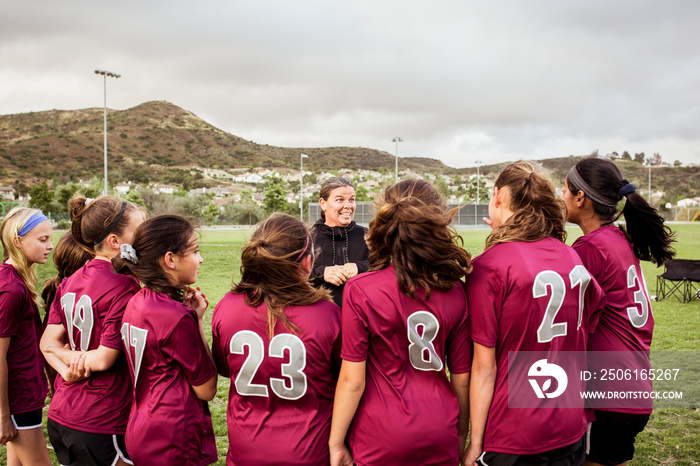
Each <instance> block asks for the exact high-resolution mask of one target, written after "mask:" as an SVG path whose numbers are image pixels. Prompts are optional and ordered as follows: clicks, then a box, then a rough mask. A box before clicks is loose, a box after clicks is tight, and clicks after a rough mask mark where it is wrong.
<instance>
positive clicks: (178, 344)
mask: <svg viewBox="0 0 700 466" xmlns="http://www.w3.org/2000/svg"><path fill="white" fill-rule="evenodd" d="M161 349H162V351H163V352H164V353H165V354H167V355H168V356H170V357H171V358H173V359H174V360H176V361H178V362H179V363H180V364H181V365H182V367H183V369H184V371H185V377H187V380H188V382H189V383H190V385H193V386H197V385H202V384H203V383H205V382H206V381H207V380H209V379H211V378H212V377H214V376H215V375H216V367H214V362H213V361H212V360H211V358H210V357H209V354H208V353H207V349H206V348H205V347H204V342H203V341H202V338H201V337H200V335H199V324H198V323H197V317H196V315H195V313H194V311H192V312H188V313H187V314H185V315H183V316H182V318H181V319H180V321H179V323H178V324H177V325H175V328H174V329H173V331H172V333H171V334H170V335H169V336H168V338H167V339H166V340H165V341H163V344H162V346H161Z"/></svg>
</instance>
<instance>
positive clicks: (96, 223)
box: [68, 194, 140, 250]
mask: <svg viewBox="0 0 700 466" xmlns="http://www.w3.org/2000/svg"><path fill="white" fill-rule="evenodd" d="M86 202H87V198H86V197H85V196H83V195H82V194H78V195H76V196H74V197H73V198H72V199H71V200H70V201H68V212H69V213H70V219H71V222H72V224H71V233H72V234H73V238H74V239H75V241H76V242H77V243H79V244H82V245H83V246H84V247H85V248H87V249H90V250H94V249H95V248H96V247H99V244H100V243H101V242H102V241H103V240H104V239H105V237H106V236H107V235H105V233H108V234H109V233H114V234H115V235H117V236H121V235H122V234H123V233H124V229H125V228H126V226H127V225H128V224H129V219H130V217H131V215H132V214H133V213H135V212H137V211H139V210H140V207H138V206H137V205H136V204H133V203H131V202H126V201H124V200H123V199H120V198H118V197H115V196H102V197H98V198H97V199H93V200H91V201H90V203H89V204H87V205H86ZM123 205H124V211H123V212H122V206H123Z"/></svg>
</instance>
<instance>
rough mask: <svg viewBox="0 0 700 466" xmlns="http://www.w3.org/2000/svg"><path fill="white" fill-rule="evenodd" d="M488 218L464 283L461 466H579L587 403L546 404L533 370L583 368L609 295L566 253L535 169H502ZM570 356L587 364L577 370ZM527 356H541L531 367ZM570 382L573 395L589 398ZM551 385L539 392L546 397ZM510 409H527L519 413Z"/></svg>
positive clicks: (557, 217) (545, 183) (561, 220)
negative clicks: (466, 437) (466, 398)
mask: <svg viewBox="0 0 700 466" xmlns="http://www.w3.org/2000/svg"><path fill="white" fill-rule="evenodd" d="M489 216H490V221H489V222H488V223H489V224H490V225H491V227H492V228H493V231H492V232H491V234H490V235H489V236H488V237H487V239H486V250H485V251H484V252H483V253H482V254H480V255H479V256H477V257H476V258H475V259H474V261H473V263H472V264H473V267H474V270H473V271H472V273H471V274H470V275H469V277H468V279H467V297H468V300H469V311H470V315H471V322H472V326H471V336H472V339H473V341H474V360H473V363H472V379H471V387H470V408H471V418H470V421H471V433H470V443H469V447H468V449H467V452H466V454H465V457H464V459H463V464H465V465H469V466H472V465H474V464H479V465H487V464H509V465H516V464H542V465H547V464H551V465H559V466H567V465H582V464H583V461H584V453H585V448H584V435H585V433H586V426H587V420H586V414H585V410H584V406H583V401H581V400H573V401H575V402H577V404H575V405H574V403H573V402H572V403H571V404H566V405H559V404H557V403H558V402H559V401H560V400H561V399H566V398H565V397H562V398H558V399H556V400H554V401H552V400H551V399H550V398H548V397H545V395H544V394H542V396H541V397H540V396H538V395H537V393H536V392H535V391H534V390H533V389H532V387H531V386H530V384H529V383H528V380H529V376H530V375H532V374H531V372H532V371H533V368H535V369H536V368H540V367H543V365H542V364H538V363H541V361H542V359H540V358H543V359H544V365H545V366H546V365H547V364H551V365H555V364H558V365H560V367H561V364H562V363H566V364H569V363H573V362H575V363H576V364H577V366H575V368H580V369H581V370H583V369H585V354H586V343H587V340H588V335H589V333H590V332H592V331H593V329H594V327H595V324H596V320H597V316H598V314H599V312H600V309H601V307H602V300H603V293H602V291H601V289H600V287H599V286H598V284H597V283H596V281H595V280H594V279H593V278H592V277H591V276H590V274H589V273H588V272H587V271H586V269H585V268H584V267H583V263H582V262H581V259H580V258H579V257H578V255H577V254H576V252H575V251H574V250H573V249H572V248H570V247H569V246H567V245H566V244H564V240H565V238H566V231H565V229H564V225H565V211H564V202H563V201H562V200H561V199H559V198H558V197H557V196H556V193H555V191H554V186H553V185H552V183H551V182H550V181H549V179H548V178H547V177H546V176H544V175H543V174H542V173H541V172H540V171H539V170H538V168H537V167H536V166H535V165H533V164H530V163H528V162H523V161H519V162H514V163H511V164H509V165H508V166H506V167H505V168H504V169H503V171H502V172H501V173H500V174H499V176H498V178H497V179H496V182H495V186H494V188H493V192H492V193H491V201H490V203H489ZM573 352H576V353H575V354H580V355H581V356H580V357H579V358H578V359H577V360H576V361H572V359H573V358H572V357H571V356H569V355H571V354H574V353H573ZM530 355H538V356H537V358H535V359H533V360H532V361H530V360H528V359H527V358H528V357H530V358H531V356H530ZM540 355H541V356H540ZM513 358H517V359H513ZM514 361H520V362H519V363H518V364H516V363H515V362H514ZM562 361H563V362H562ZM567 367H571V366H570V365H569V366H567ZM562 370H563V369H562ZM535 373H536V372H535ZM542 375H544V374H542ZM569 379H570V380H569V381H568V385H569V386H570V387H572V388H573V387H576V386H577V385H578V388H580V389H581V390H585V385H584V383H583V382H580V381H576V380H572V378H569ZM533 380H534V379H533ZM561 383H562V382H561V381H560V380H559V379H558V382H557V385H556V386H557V390H558V389H559V388H560V387H561V385H560V384H561ZM516 384H519V385H516ZM521 385H522V388H520V387H521ZM551 385H554V384H551V380H550V385H549V386H547V384H546V383H543V387H544V390H545V391H546V390H547V389H548V387H551ZM562 390H563V388H562ZM575 391H576V389H575V388H573V389H572V390H571V392H570V393H573V392H575ZM564 395H565V396H566V394H564ZM557 396H558V395H557ZM512 400H517V401H518V402H522V404H521V405H519V406H517V408H516V407H513V406H512V405H511V401H512Z"/></svg>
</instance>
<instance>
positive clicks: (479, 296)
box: [467, 260, 503, 348]
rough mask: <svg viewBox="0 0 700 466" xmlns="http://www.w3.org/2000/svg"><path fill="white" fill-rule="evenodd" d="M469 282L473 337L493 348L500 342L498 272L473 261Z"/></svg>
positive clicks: (499, 288) (468, 305) (499, 282)
mask: <svg viewBox="0 0 700 466" xmlns="http://www.w3.org/2000/svg"><path fill="white" fill-rule="evenodd" d="M472 265H473V266H474V268H473V270H472V273H471V274H469V280H468V283H467V301H468V304H467V307H468V309H469V316H470V319H471V337H472V340H473V341H474V342H475V343H479V344H480V345H483V346H486V347H489V348H493V347H495V346H496V343H498V329H499V325H498V314H497V312H498V309H500V307H501V305H502V302H501V301H502V300H501V287H502V286H503V285H502V284H501V280H500V277H499V276H498V274H497V273H496V272H495V271H494V270H491V269H490V268H488V267H486V266H485V265H484V264H482V263H481V262H480V261H477V260H475V261H473V262H472Z"/></svg>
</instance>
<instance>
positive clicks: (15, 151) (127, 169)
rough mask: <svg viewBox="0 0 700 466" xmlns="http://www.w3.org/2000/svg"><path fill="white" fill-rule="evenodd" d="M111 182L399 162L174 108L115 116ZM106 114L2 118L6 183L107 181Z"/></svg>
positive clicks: (111, 113)
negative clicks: (289, 142) (291, 140)
mask: <svg viewBox="0 0 700 466" xmlns="http://www.w3.org/2000/svg"><path fill="white" fill-rule="evenodd" d="M107 123H108V137H109V148H108V150H109V177H110V179H111V180H114V181H126V180H131V181H134V182H138V183H144V182H149V181H150V182H167V181H171V182H172V181H177V180H173V179H172V178H173V174H177V172H182V171H190V170H192V169H195V168H215V169H222V170H227V169H231V168H253V167H275V168H295V167H298V165H299V153H300V152H304V153H306V154H308V155H310V156H311V157H310V159H309V160H308V161H306V164H305V165H306V167H308V169H309V170H316V169H317V170H327V169H329V167H333V168H348V169H363V168H364V169H374V170H377V169H380V168H382V167H383V168H385V169H386V170H391V169H393V166H394V157H393V155H391V154H389V153H387V152H382V151H377V150H373V149H367V148H355V147H328V148H322V149H321V148H283V147H273V146H269V145H263V144H256V143H254V142H251V141H247V140H245V139H242V138H239V137H237V136H234V135H231V134H228V133H226V132H224V131H222V130H220V129H218V128H215V127H214V126H212V125H210V124H208V123H206V122H205V121H203V120H201V119H199V118H198V117H197V116H195V115H194V114H192V113H191V112H188V111H186V110H183V109H181V108H179V107H177V106H175V105H172V104H170V103H167V102H147V103H144V104H142V105H139V106H137V107H134V108H130V109H128V110H122V111H116V110H108V115H107ZM103 131H104V121H103V109H101V108H90V109H84V110H71V111H61V110H50V111H45V112H31V113H23V114H14V115H3V116H0V157H2V159H3V160H1V161H2V162H3V164H2V171H0V183H1V184H12V183H13V182H14V180H16V179H18V178H19V179H24V180H25V183H26V184H28V185H33V184H37V183H39V182H40V181H42V180H45V179H47V178H48V179H52V180H54V181H55V182H57V183H65V182H67V181H70V180H76V179H78V178H83V179H85V178H91V177H93V176H101V174H102V171H103V154H104V152H103V150H104V145H103V144H104V132H103ZM402 165H403V167H404V168H410V169H416V170H421V171H423V169H425V168H430V169H434V170H438V171H440V172H442V171H444V170H447V169H448V167H447V166H446V165H444V164H443V163H442V162H440V161H438V160H435V159H402Z"/></svg>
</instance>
